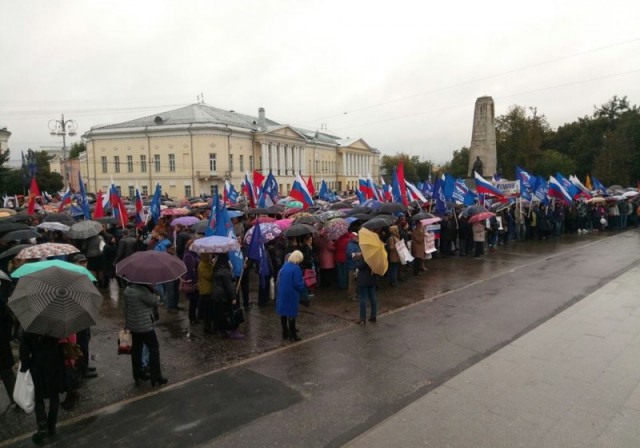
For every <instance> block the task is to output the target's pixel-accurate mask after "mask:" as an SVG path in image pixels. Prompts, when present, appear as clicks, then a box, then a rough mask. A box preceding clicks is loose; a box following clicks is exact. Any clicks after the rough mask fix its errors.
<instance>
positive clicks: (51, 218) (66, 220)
mask: <svg viewBox="0 0 640 448" xmlns="http://www.w3.org/2000/svg"><path fill="white" fill-rule="evenodd" d="M43 221H44V222H61V223H62V224H65V225H67V226H72V225H74V224H75V221H74V220H73V218H72V217H71V216H69V215H67V214H66V213H52V214H50V215H47V216H45V217H44V220H43Z"/></svg>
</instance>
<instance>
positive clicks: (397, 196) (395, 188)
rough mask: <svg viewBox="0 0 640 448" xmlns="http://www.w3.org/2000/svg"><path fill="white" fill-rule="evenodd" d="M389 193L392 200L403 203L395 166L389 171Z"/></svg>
mask: <svg viewBox="0 0 640 448" xmlns="http://www.w3.org/2000/svg"><path fill="white" fill-rule="evenodd" d="M391 195H392V196H393V202H397V203H399V204H404V201H403V200H402V190H401V189H400V182H399V180H398V171H397V170H396V168H394V169H393V171H392V172H391Z"/></svg>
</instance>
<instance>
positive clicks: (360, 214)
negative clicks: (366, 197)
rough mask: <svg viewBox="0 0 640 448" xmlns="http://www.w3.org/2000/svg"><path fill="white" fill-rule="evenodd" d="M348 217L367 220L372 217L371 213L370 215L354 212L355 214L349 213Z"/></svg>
mask: <svg viewBox="0 0 640 448" xmlns="http://www.w3.org/2000/svg"><path fill="white" fill-rule="evenodd" d="M349 218H356V219H357V220H360V221H368V220H369V219H371V218H373V215H370V214H368V213H356V214H355V215H350V216H349Z"/></svg>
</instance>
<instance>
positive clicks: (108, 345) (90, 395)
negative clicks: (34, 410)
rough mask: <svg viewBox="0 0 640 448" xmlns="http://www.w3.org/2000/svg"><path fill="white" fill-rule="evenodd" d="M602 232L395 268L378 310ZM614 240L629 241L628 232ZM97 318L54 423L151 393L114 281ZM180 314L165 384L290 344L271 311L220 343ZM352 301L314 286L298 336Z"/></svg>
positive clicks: (162, 330) (29, 423) (352, 312)
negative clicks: (123, 344)
mask: <svg viewBox="0 0 640 448" xmlns="http://www.w3.org/2000/svg"><path fill="white" fill-rule="evenodd" d="M606 236H608V235H580V236H578V235H569V236H563V237H561V238H558V239H550V240H546V241H536V242H527V243H511V244H509V245H507V246H503V247H500V248H499V249H498V251H497V252H495V253H491V254H487V255H486V256H485V257H484V258H482V259H480V260H478V259H474V258H472V257H458V256H452V257H449V258H438V259H433V260H428V261H427V262H426V263H425V265H426V267H427V271H426V272H423V273H422V274H421V275H419V276H418V277H414V275H413V270H412V269H409V268H408V267H407V268H406V269H403V270H402V271H401V272H402V277H403V280H404V281H402V282H400V283H399V284H398V285H397V286H396V287H391V286H389V285H388V284H387V283H386V282H385V281H381V282H380V288H379V290H378V293H379V313H380V314H384V313H388V312H390V311H393V310H395V309H398V308H402V307H404V306H407V305H410V304H412V303H415V302H419V301H424V300H435V299H437V298H438V296H439V295H440V294H442V293H444V292H447V291H451V290H455V289H458V288H461V287H464V286H467V285H469V284H470V283H472V282H474V281H478V280H484V279H487V278H490V277H492V276H495V275H498V274H500V273H502V272H505V271H509V270H513V269H517V268H519V267H521V266H523V265H525V264H528V263H531V262H533V261H536V260H543V259H545V258H548V257H550V256H553V255H554V254H558V253H562V252H564V251H566V250H568V249H571V248H576V247H579V246H580V245H582V244H584V243H585V242H597V241H601V240H604V239H606ZM622 237H629V238H637V233H636V232H628V233H627V234H625V235H622ZM251 286H252V288H251V300H252V301H257V291H256V289H255V288H256V286H257V277H256V276H255V275H253V276H252V277H251ZM104 294H105V300H104V301H103V304H102V310H101V319H100V321H99V322H98V325H97V326H96V327H94V328H93V329H92V339H91V345H90V348H91V358H92V361H91V364H93V365H95V366H96V367H97V373H98V378H96V379H89V380H86V381H85V382H84V384H83V385H82V388H81V391H80V397H81V398H80V403H79V405H78V406H77V407H76V409H74V410H73V411H71V412H67V411H61V416H60V420H66V419H69V418H73V417H75V416H78V415H80V414H84V413H87V412H91V411H94V410H96V409H99V408H102V407H104V406H107V405H109V404H113V403H116V402H119V401H122V400H126V399H131V398H135V397H136V396H141V395H144V394H146V393H149V392H151V391H152V390H153V389H152V388H151V386H150V385H149V384H148V383H147V384H145V385H143V386H141V387H136V386H135V385H134V383H133V378H132V375H131V360H130V357H129V356H126V355H118V354H117V338H118V332H119V330H120V329H121V328H122V325H123V323H124V319H123V317H122V301H121V298H120V291H119V289H118V286H117V284H116V282H115V281H114V282H112V283H111V285H110V288H109V289H108V290H105V291H104ZM181 305H182V306H183V307H185V310H183V311H180V312H179V313H178V314H168V313H166V311H165V310H164V309H162V310H160V321H159V322H158V325H157V330H156V333H157V334H158V338H159V340H160V356H161V362H162V368H163V374H164V376H166V377H168V378H169V381H170V382H171V383H176V382H179V381H184V380H187V379H189V378H193V377H195V376H198V375H201V374H204V373H207V372H210V371H213V370H217V369H220V368H224V367H226V366H229V365H232V364H236V363H238V362H241V361H243V360H246V359H249V358H252V357H254V356H256V355H260V354H262V353H266V352H269V351H272V350H276V349H280V348H283V347H286V346H288V345H290V343H289V342H286V341H283V340H282V334H281V328H280V320H279V318H278V316H277V315H276V313H275V310H274V307H273V306H272V305H271V306H267V307H258V306H257V305H255V304H254V305H253V307H252V309H251V311H250V312H249V313H248V315H247V316H246V317H247V319H246V322H245V323H244V324H243V325H242V326H241V332H242V333H243V334H245V338H244V339H242V340H230V339H223V338H221V337H219V336H212V335H205V334H204V333H203V331H202V326H201V325H195V326H191V325H190V323H189V320H188V317H187V311H186V307H187V303H186V302H185V301H184V300H182V301H181ZM357 315H358V303H357V302H353V301H350V300H348V299H347V295H346V291H340V290H338V289H336V288H335V287H327V288H319V289H318V291H317V293H316V296H315V298H314V299H313V303H312V305H311V306H310V307H309V308H304V307H303V308H301V313H300V316H299V319H298V326H299V328H300V336H301V337H302V339H308V338H310V337H313V336H317V335H321V334H325V333H327V332H329V331H333V330H339V329H341V328H344V327H346V326H349V325H354V321H355V320H357ZM7 404H8V401H7V397H6V394H4V392H2V393H0V409H4V408H5V407H6V406H7ZM0 421H1V422H2V424H1V425H0V441H2V440H7V439H9V438H12V437H15V436H18V435H20V434H24V433H27V432H31V431H33V429H34V427H35V417H33V415H29V416H25V415H23V414H20V413H17V412H13V411H10V412H8V413H6V414H5V415H4V416H2V417H0Z"/></svg>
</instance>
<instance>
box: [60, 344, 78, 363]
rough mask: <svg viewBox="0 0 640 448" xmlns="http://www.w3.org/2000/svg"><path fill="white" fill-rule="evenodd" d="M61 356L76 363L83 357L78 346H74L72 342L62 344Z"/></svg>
mask: <svg viewBox="0 0 640 448" xmlns="http://www.w3.org/2000/svg"><path fill="white" fill-rule="evenodd" d="M62 354H63V356H64V359H69V360H72V361H77V360H78V359H80V358H82V356H83V353H82V349H81V348H80V346H79V345H78V344H74V343H73V342H65V343H64V344H62Z"/></svg>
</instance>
